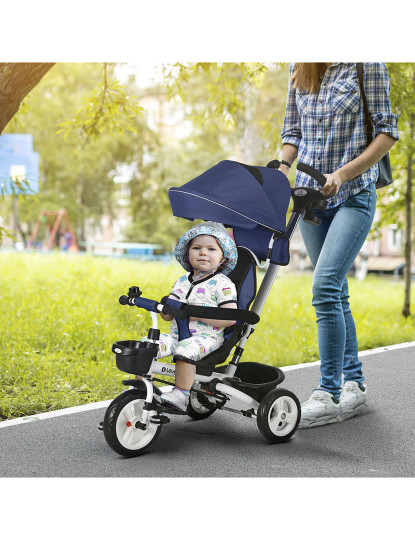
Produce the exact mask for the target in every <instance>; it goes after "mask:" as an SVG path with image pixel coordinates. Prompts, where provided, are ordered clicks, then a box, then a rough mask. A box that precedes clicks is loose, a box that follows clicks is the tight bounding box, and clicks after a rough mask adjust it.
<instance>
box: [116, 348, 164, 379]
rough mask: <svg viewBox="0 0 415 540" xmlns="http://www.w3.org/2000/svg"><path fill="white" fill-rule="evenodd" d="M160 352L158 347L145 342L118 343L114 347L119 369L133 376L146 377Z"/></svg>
mask: <svg viewBox="0 0 415 540" xmlns="http://www.w3.org/2000/svg"><path fill="white" fill-rule="evenodd" d="M158 350H159V347H158V345H156V344H155V343H149V342H145V341H133V340H128V341H116V342H115V343H113V345H112V352H113V353H115V359H116V362H117V368H118V369H119V370H120V371H125V372H126V373H131V374H132V375H146V374H147V373H148V372H149V370H150V367H151V364H152V362H153V359H154V358H156V356H157V353H158Z"/></svg>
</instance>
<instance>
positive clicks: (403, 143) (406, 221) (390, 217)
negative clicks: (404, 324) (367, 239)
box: [380, 63, 415, 317]
mask: <svg viewBox="0 0 415 540" xmlns="http://www.w3.org/2000/svg"><path fill="white" fill-rule="evenodd" d="M388 71H389V75H390V78H391V101H392V105H393V109H394V110H395V111H396V112H397V113H398V114H399V124H398V127H399V136H400V141H399V142H398V143H397V144H396V145H395V147H394V149H393V152H392V167H393V176H394V183H393V184H392V186H391V187H390V188H388V195H389V196H388V197H387V198H384V199H383V200H382V201H381V203H380V208H381V215H382V221H381V223H382V224H386V223H397V224H398V225H399V226H400V227H401V228H403V230H404V233H405V245H404V255H405V269H404V284H405V290H404V303H403V308H402V314H403V315H404V317H408V316H409V315H410V314H411V312H410V304H411V262H412V242H413V240H412V232H413V231H412V212H413V208H412V200H413V191H414V186H413V182H412V177H413V172H414V157H413V156H414V154H415V137H414V135H415V129H414V126H415V64H413V63H411V64H410V63H399V64H398V63H393V64H388ZM403 216H404V218H403Z"/></svg>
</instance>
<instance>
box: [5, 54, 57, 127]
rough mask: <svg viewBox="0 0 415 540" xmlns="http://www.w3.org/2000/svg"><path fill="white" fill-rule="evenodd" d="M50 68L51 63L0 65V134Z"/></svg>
mask: <svg viewBox="0 0 415 540" xmlns="http://www.w3.org/2000/svg"><path fill="white" fill-rule="evenodd" d="M52 66H54V64H51V63H42V64H34V63H24V62H21V63H0V133H2V131H3V129H4V128H5V127H6V125H7V124H8V123H9V122H10V120H11V119H12V118H13V116H14V115H15V114H16V113H17V111H18V110H19V107H20V104H21V103H22V101H23V99H24V98H25V96H27V94H28V93H29V92H30V91H31V90H32V88H34V87H35V86H36V85H37V84H38V83H39V81H40V80H41V79H42V77H43V76H44V75H45V74H46V73H47V72H48V71H49V70H50V68H51V67H52Z"/></svg>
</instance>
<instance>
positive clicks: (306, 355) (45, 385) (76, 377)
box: [0, 252, 415, 419]
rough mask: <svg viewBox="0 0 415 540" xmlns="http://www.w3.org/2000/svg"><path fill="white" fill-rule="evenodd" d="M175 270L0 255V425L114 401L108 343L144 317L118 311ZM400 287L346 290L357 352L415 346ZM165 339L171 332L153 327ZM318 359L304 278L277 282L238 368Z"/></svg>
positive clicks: (130, 335) (115, 375) (414, 328)
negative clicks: (135, 290)
mask: <svg viewBox="0 0 415 540" xmlns="http://www.w3.org/2000/svg"><path fill="white" fill-rule="evenodd" d="M182 272H183V270H182V269H181V267H180V266H179V265H178V264H177V263H174V264H171V265H163V264H161V263H140V262H138V261H131V260H115V259H99V258H91V257H89V256H87V255H84V256H80V255H78V256H71V255H64V254H51V255H42V254H34V253H33V254H23V253H22V254H18V253H5V252H2V253H1V254H0V278H1V282H2V287H1V291H0V294H1V302H0V321H1V325H2V329H3V331H2V335H1V338H0V340H1V349H2V355H1V357H0V385H1V388H2V393H1V397H0V417H1V418H3V419H6V418H13V417H16V416H24V415H29V414H35V413H40V412H46V411H49V410H53V409H58V408H63V407H69V406H75V405H80V404H83V403H89V402H94V401H101V400H106V399H112V398H113V397H115V396H116V395H117V394H118V393H119V392H120V391H121V390H122V389H123V388H124V387H123V385H122V383H121V381H122V379H123V378H125V374H123V373H122V372H120V371H118V370H117V368H116V365H115V359H114V355H113V353H112V352H111V346H112V343H113V342H114V341H118V340H123V339H139V338H140V337H142V336H144V335H146V334H147V330H148V327H149V326H150V325H151V318H150V315H149V314H148V313H147V312H145V311H143V310H137V309H135V308H129V307H122V306H120V304H119V303H118V298H119V296H120V295H121V294H125V293H126V292H127V291H128V288H129V287H130V286H131V285H139V286H140V288H141V289H142V290H143V294H144V296H146V297H148V298H154V299H159V298H161V297H162V296H164V295H165V294H167V293H168V292H169V290H170V287H171V285H172V284H173V282H174V281H175V280H176V279H177V277H179V276H180V275H181V274H182ZM402 287H403V285H402V283H401V282H398V281H388V280H382V279H376V278H370V279H366V280H365V281H363V282H357V281H355V280H353V279H352V280H350V291H351V303H352V309H353V313H354V316H355V321H356V326H357V332H358V339H359V345H360V350H363V349H369V348H374V347H380V346H386V345H391V344H393V343H401V342H405V341H411V340H413V336H414V335H415V321H414V319H413V318H408V319H406V320H405V319H404V318H403V317H401V316H399V314H398V313H399V309H398V306H399V304H400V297H401V294H402ZM160 328H161V330H162V331H163V332H168V329H169V323H166V322H164V321H162V320H161V319H160ZM317 359H318V349H317V338H316V324H315V314H314V310H313V308H312V306H311V276H310V275H306V276H303V275H301V276H293V275H290V274H289V273H286V274H283V275H282V276H281V277H279V278H278V279H277V281H276V283H275V285H274V288H273V290H272V292H271V294H270V297H269V298H268V300H267V302H266V304H265V307H264V310H263V312H262V314H261V322H260V323H259V325H258V327H257V329H256V331H255V333H254V334H253V335H252V337H251V338H250V339H249V342H248V344H247V347H246V351H245V353H244V356H243V360H244V361H254V362H263V363H266V364H270V365H276V366H284V365H290V364H298V363H302V362H311V361H315V360H317Z"/></svg>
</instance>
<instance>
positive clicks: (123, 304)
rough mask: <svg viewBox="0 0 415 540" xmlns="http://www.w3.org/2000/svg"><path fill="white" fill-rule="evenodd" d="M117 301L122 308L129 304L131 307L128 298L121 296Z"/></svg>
mask: <svg viewBox="0 0 415 540" xmlns="http://www.w3.org/2000/svg"><path fill="white" fill-rule="evenodd" d="M118 301H119V303H120V304H121V305H122V306H126V305H127V304H129V305H130V306H131V304H130V298H128V296H125V294H124V295H123V296H120V298H119V299H118Z"/></svg>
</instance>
